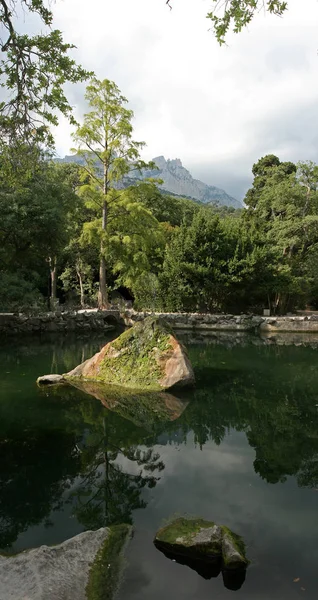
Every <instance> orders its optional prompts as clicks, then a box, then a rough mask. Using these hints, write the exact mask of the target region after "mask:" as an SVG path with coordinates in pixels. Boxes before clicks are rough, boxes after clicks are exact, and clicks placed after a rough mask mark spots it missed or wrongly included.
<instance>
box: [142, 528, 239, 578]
mask: <svg viewBox="0 0 318 600" xmlns="http://www.w3.org/2000/svg"><path fill="white" fill-rule="evenodd" d="M154 543H155V545H156V546H157V547H158V548H159V549H160V550H162V551H163V552H169V554H175V555H176V556H178V555H186V556H191V557H192V558H194V559H197V560H202V561H210V560H217V559H219V560H221V559H222V569H242V568H243V569H244V568H246V567H247V565H248V561H247V559H246V556H245V544H244V542H243V540H242V538H241V537H240V536H238V535H237V534H235V533H234V532H233V531H231V530H230V529H229V528H228V527H225V526H224V525H221V526H219V525H216V524H215V523H214V522H213V521H205V520H204V519H200V518H196V519H192V518H190V519H189V518H185V517H179V518H178V519H175V520H174V521H172V522H171V523H170V524H168V525H166V526H165V527H162V528H161V529H159V531H158V532H157V534H156V537H155V540H154Z"/></svg>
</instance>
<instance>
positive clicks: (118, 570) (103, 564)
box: [0, 525, 132, 600]
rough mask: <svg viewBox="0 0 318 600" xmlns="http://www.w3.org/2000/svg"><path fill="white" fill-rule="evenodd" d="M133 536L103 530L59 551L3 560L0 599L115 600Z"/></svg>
mask: <svg viewBox="0 0 318 600" xmlns="http://www.w3.org/2000/svg"><path fill="white" fill-rule="evenodd" d="M131 532H132V528H131V526H129V525H116V526H112V527H104V528H101V529H98V530H97V531H85V532H84V533H80V534H79V535H77V536H75V537H73V538H71V539H69V540H66V541H65V542H63V543H62V544H59V545H57V546H40V547H39V548H34V549H32V550H27V551H25V552H21V553H19V554H17V555H15V556H9V557H6V556H0V598H1V600H7V599H9V598H12V599H14V600H26V598H30V600H31V598H36V599H37V600H61V598H63V600H112V598H114V596H115V595H116V592H117V589H118V586H119V584H120V580H121V576H122V571H123V567H124V557H123V554H124V550H125V547H126V544H127V542H128V540H129V539H130V537H131Z"/></svg>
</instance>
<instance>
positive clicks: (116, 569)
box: [86, 524, 132, 600]
mask: <svg viewBox="0 0 318 600" xmlns="http://www.w3.org/2000/svg"><path fill="white" fill-rule="evenodd" d="M131 532H132V528H131V526H130V525H125V524H123V525H114V526H112V527H110V532H109V535H108V537H107V539H106V540H105V542H104V543H103V545H102V547H101V548H100V550H99V552H98V553H97V555H96V558H95V560H94V562H93V564H92V566H91V569H90V572H89V579H88V583H87V586H86V598H87V600H112V599H113V598H114V596H115V595H116V592H117V590H118V586H119V584H120V578H121V573H122V569H123V563H124V556H123V554H124V549H125V546H126V543H127V540H128V539H129V536H130V535H131Z"/></svg>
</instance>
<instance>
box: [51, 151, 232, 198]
mask: <svg viewBox="0 0 318 600" xmlns="http://www.w3.org/2000/svg"><path fill="white" fill-rule="evenodd" d="M57 160H58V161H59V162H76V163H78V164H82V163H83V159H82V157H81V156H77V155H74V156H65V157H64V158H62V159H57ZM153 162H154V163H155V165H156V167H157V169H150V170H149V169H144V170H143V172H142V175H141V176H140V174H139V173H138V172H132V173H130V174H129V177H127V178H125V180H124V182H123V184H124V186H125V187H126V186H128V185H131V184H132V183H133V181H134V180H136V179H144V178H146V177H154V178H156V179H162V181H163V183H162V184H160V185H159V186H158V187H159V188H160V189H162V191H164V192H166V193H171V194H173V195H174V196H182V197H186V198H192V199H194V200H198V201H199V202H203V203H204V204H215V205H217V206H233V207H234V208H242V204H241V202H239V200H236V199H235V198H233V197H232V196H229V194H227V193H226V192H225V191H224V190H221V189H220V188H218V187H215V186H213V185H207V184H206V183H203V181H200V180H199V179H194V178H193V177H192V175H191V173H190V172H189V171H188V170H187V169H185V167H184V166H183V165H182V162H181V160H180V159H179V158H176V159H174V160H169V159H168V160H166V159H165V157H164V156H157V157H156V158H154V159H153ZM120 187H122V186H121V185H120Z"/></svg>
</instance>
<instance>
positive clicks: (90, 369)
mask: <svg viewBox="0 0 318 600" xmlns="http://www.w3.org/2000/svg"><path fill="white" fill-rule="evenodd" d="M63 378H64V379H65V380H70V381H72V380H74V381H75V380H79V379H83V380H86V381H90V380H92V381H100V382H103V383H108V384H113V385H120V386H124V387H128V388H132V389H142V390H160V389H168V388H171V387H175V386H186V385H192V384H193V383H194V374H193V370H192V367H191V363H190V361H189V359H188V356H187V354H186V351H185V348H184V347H183V346H182V344H180V343H179V342H178V340H177V339H176V338H175V336H174V335H173V332H172V330H171V329H170V328H169V326H167V325H166V324H165V323H164V321H162V320H161V319H160V318H158V317H148V318H147V319H145V320H144V321H139V322H137V323H136V324H135V325H134V326H133V327H132V328H131V329H128V330H127V331H125V332H124V333H122V334H121V335H120V336H119V337H118V338H117V339H116V340H114V341H112V342H109V343H108V344H106V346H104V347H103V348H102V349H101V351H100V352H98V353H97V354H95V356H93V357H92V358H90V359H88V360H86V361H85V362H84V363H82V364H81V365H79V366H78V367H76V368H75V369H73V370H72V371H70V372H69V373H66V374H65V375H64V376H63ZM39 383H41V381H40V380H39Z"/></svg>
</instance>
